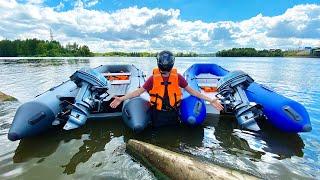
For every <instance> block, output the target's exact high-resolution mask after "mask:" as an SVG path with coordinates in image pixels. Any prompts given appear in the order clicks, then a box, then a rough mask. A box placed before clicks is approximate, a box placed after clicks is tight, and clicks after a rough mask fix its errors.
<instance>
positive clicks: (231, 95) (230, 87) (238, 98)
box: [218, 71, 263, 131]
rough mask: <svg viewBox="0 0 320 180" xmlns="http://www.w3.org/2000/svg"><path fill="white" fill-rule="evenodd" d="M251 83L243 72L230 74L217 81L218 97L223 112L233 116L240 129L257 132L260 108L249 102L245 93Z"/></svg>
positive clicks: (260, 114) (260, 115)
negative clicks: (223, 107) (223, 109)
mask: <svg viewBox="0 0 320 180" xmlns="http://www.w3.org/2000/svg"><path fill="white" fill-rule="evenodd" d="M253 81H254V80H253V79H252V78H251V77H250V76H249V75H248V74H246V73H245V72H243V71H233V72H230V73H228V74H227V75H226V76H224V77H222V78H221V79H220V80H219V81H218V96H220V98H221V101H222V104H223V105H224V106H225V111H231V112H232V113H234V114H235V116H236V118H237V121H238V124H239V126H240V128H244V129H249V130H253V131H259V130H260V128H259V126H258V124H257V120H258V119H259V118H261V117H262V116H263V112H262V106H260V105H259V104H256V103H255V102H250V101H249V100H248V98H247V95H246V93H245V90H246V89H247V88H248V86H249V85H250V84H251V83H252V82H253Z"/></svg>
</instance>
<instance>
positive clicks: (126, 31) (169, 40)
mask: <svg viewBox="0 0 320 180" xmlns="http://www.w3.org/2000/svg"><path fill="white" fill-rule="evenodd" d="M0 14H1V16H0V40H1V39H10V40H14V39H26V38H38V39H45V40H49V39H50V29H51V31H52V34H53V39H54V40H57V41H60V42H61V43H62V44H64V45H65V44H67V43H72V42H77V43H78V44H81V45H84V44H86V45H88V46H89V48H90V49H91V50H92V51H94V52H107V51H130V52H131V51H153V52H156V51H160V50H163V49H167V50H172V51H174V52H178V51H179V52H180V51H183V52H188V51H193V52H198V53H211V52H216V51H218V50H222V49H229V48H233V47H254V48H257V49H274V48H280V49H296V48H302V47H306V46H311V47H316V46H320V1H319V0H0Z"/></svg>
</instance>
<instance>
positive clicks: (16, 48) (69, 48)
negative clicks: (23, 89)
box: [0, 39, 93, 57]
mask: <svg viewBox="0 0 320 180" xmlns="http://www.w3.org/2000/svg"><path fill="white" fill-rule="evenodd" d="M22 56H23V57H71V56H72V57H88V56H93V53H92V52H91V51H90V49H89V47H88V46H86V45H83V46H80V45H78V44H76V43H73V44H67V45H66V46H65V47H64V46H62V45H61V44H60V43H59V42H58V41H47V40H39V39H26V40H14V41H10V40H1V41H0V57H22Z"/></svg>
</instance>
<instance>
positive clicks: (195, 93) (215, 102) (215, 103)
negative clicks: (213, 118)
mask: <svg viewBox="0 0 320 180" xmlns="http://www.w3.org/2000/svg"><path fill="white" fill-rule="evenodd" d="M184 89H185V90H186V91H187V92H188V93H189V94H191V95H193V96H196V97H198V98H200V99H204V100H206V101H208V102H210V104H211V105H212V106H214V107H215V108H217V109H218V110H219V111H221V110H223V106H222V105H221V104H220V102H219V101H218V99H217V98H213V99H211V98H209V97H207V96H205V95H203V94H201V93H200V92H198V91H196V90H194V89H192V88H191V87H190V86H187V87H185V88H184Z"/></svg>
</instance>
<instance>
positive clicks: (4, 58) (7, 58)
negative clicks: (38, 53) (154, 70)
mask: <svg viewBox="0 0 320 180" xmlns="http://www.w3.org/2000/svg"><path fill="white" fill-rule="evenodd" d="M95 57H97V58H103V57H127V58H150V57H151V58H153V57H154V56H145V57H139V56H91V57H63V56H61V57H60V56H59V57H20V56H16V57H0V60H10V59H12V60H15V59H27V60H28V59H30V60H37V59H39V60H41V59H55V60H64V59H89V58H95ZM176 57H177V58H208V57H213V58H310V59H319V58H320V57H317V56H279V57H261V56H195V57H186V56H176Z"/></svg>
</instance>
